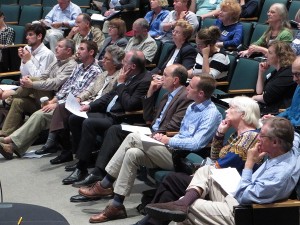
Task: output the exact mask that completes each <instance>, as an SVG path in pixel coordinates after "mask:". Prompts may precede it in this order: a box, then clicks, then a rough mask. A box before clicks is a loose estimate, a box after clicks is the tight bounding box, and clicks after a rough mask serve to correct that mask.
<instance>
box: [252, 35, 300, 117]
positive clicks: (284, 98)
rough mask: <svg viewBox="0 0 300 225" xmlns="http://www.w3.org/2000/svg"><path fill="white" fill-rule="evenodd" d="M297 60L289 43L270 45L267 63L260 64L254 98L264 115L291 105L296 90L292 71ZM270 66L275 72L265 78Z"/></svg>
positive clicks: (274, 42)
mask: <svg viewBox="0 0 300 225" xmlns="http://www.w3.org/2000/svg"><path fill="white" fill-rule="evenodd" d="M295 58H296V55H295V53H294V52H293V50H292V48H291V47H290V45H289V44H288V43H286V42H282V41H273V42H271V44H270V45H269V48H268V53H267V61H266V62H262V63H260V64H259V71H258V78H257V83H256V93H257V95H254V96H253V97H252V98H253V99H254V100H256V101H258V103H259V104H260V107H261V112H262V113H263V114H266V113H277V112H278V109H279V108H286V107H288V106H289V105H290V103H291V99H292V97H293V93H294V91H295V88H296V83H295V82H294V81H293V75H292V70H291V65H292V63H293V62H294V60H295ZM270 66H272V67H274V68H275V70H274V71H273V72H271V73H269V74H267V75H266V76H264V73H265V71H266V70H267V69H269V67H270Z"/></svg>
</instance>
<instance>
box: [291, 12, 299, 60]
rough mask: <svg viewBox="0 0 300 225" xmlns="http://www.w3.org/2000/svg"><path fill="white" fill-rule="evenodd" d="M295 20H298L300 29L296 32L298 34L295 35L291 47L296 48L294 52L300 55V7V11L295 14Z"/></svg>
mask: <svg viewBox="0 0 300 225" xmlns="http://www.w3.org/2000/svg"><path fill="white" fill-rule="evenodd" d="M295 21H296V22H297V25H296V26H297V29H298V31H297V32H296V35H295V37H294V40H293V41H292V43H291V47H292V49H293V50H294V52H295V53H296V55H300V31H299V29H300V9H299V10H298V12H297V13H296V15H295Z"/></svg>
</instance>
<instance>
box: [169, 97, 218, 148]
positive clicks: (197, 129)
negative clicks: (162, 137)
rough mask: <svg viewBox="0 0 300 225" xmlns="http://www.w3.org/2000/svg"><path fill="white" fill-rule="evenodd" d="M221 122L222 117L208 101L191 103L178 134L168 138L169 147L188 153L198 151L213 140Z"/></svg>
mask: <svg viewBox="0 0 300 225" xmlns="http://www.w3.org/2000/svg"><path fill="white" fill-rule="evenodd" d="M221 120H222V115H221V114H220V112H219V111H218V109H217V107H216V106H215V104H214V103H213V102H212V101H211V100H210V99H209V100H206V101H204V102H202V103H200V104H196V103H192V104H191V105H189V107H188V108H187V110H186V113H185V116H184V118H183V120H182V122H181V126H180V131H179V133H178V134H176V135H175V136H174V137H172V138H170V140H169V145H170V146H171V147H173V148H181V149H185V150H190V151H197V150H200V149H202V148H204V147H205V146H206V145H207V144H208V143H209V141H211V140H212V139H213V136H214V135H215V133H216V131H217V128H218V126H219V124H220V123H221Z"/></svg>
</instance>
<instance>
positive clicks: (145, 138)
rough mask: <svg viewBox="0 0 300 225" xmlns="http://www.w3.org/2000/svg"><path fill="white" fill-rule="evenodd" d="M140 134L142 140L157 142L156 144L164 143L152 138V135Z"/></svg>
mask: <svg viewBox="0 0 300 225" xmlns="http://www.w3.org/2000/svg"><path fill="white" fill-rule="evenodd" d="M140 135H141V140H142V142H149V143H152V144H157V145H165V144H164V143H162V142H160V141H157V140H155V139H153V138H152V137H149V136H147V135H145V134H140Z"/></svg>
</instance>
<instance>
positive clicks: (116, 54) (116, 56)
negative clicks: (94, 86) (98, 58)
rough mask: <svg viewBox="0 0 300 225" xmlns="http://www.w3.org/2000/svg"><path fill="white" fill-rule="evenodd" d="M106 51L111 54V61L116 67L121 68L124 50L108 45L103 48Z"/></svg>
mask: <svg viewBox="0 0 300 225" xmlns="http://www.w3.org/2000/svg"><path fill="white" fill-rule="evenodd" d="M105 51H106V52H108V53H109V54H111V56H112V59H113V63H114V65H115V66H116V68H117V69H118V70H119V69H121V68H122V66H123V65H122V60H123V59H124V57H125V51H124V50H123V49H122V48H120V47H119V46H116V45H110V46H108V47H107V48H106V49H105Z"/></svg>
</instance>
